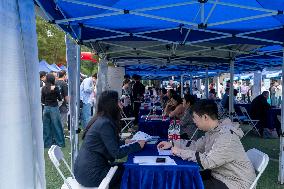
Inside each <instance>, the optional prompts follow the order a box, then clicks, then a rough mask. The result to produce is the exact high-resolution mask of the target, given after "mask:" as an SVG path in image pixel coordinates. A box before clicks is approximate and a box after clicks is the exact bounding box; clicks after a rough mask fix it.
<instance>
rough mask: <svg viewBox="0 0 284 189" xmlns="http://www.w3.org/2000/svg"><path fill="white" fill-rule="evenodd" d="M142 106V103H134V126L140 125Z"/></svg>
mask: <svg viewBox="0 0 284 189" xmlns="http://www.w3.org/2000/svg"><path fill="white" fill-rule="evenodd" d="M140 106H141V103H137V102H134V106H133V114H134V117H135V122H134V124H137V123H138V119H139V118H138V115H139V110H140Z"/></svg>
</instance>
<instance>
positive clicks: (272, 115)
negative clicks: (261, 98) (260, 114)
mask: <svg viewBox="0 0 284 189" xmlns="http://www.w3.org/2000/svg"><path fill="white" fill-rule="evenodd" d="M277 115H281V109H280V108H271V109H270V110H269V111H268V115H267V128H269V129H274V128H281V123H280V122H279V120H278V119H277Z"/></svg>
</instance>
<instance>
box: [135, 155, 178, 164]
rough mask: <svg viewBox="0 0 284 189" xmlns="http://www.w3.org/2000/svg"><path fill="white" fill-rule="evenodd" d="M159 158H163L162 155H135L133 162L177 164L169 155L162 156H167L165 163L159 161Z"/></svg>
mask: <svg viewBox="0 0 284 189" xmlns="http://www.w3.org/2000/svg"><path fill="white" fill-rule="evenodd" d="M157 158H161V156H134V158H133V162H134V163H138V164H139V165H176V162H175V160H173V159H172V158H170V157H169V156H162V158H166V161H165V163H157V162H156V159H157Z"/></svg>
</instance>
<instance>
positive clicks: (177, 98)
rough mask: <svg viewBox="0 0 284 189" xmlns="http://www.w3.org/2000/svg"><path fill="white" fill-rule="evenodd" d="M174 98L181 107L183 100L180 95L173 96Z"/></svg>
mask: <svg viewBox="0 0 284 189" xmlns="http://www.w3.org/2000/svg"><path fill="white" fill-rule="evenodd" d="M172 98H173V99H174V100H175V101H177V103H178V105H179V104H182V98H181V97H180V96H179V95H177V94H174V95H173V96H172Z"/></svg>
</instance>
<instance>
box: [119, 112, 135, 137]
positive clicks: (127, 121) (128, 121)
mask: <svg viewBox="0 0 284 189" xmlns="http://www.w3.org/2000/svg"><path fill="white" fill-rule="evenodd" d="M121 116H122V118H121V119H120V120H121V121H123V122H124V124H125V126H124V127H123V128H122V129H121V131H120V132H123V131H124V130H126V129H130V128H132V127H133V126H134V123H133V122H134V120H135V117H127V116H126V114H125V113H124V112H123V110H121Z"/></svg>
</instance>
